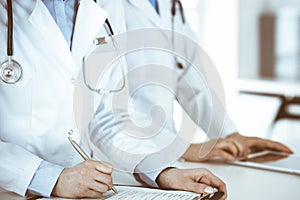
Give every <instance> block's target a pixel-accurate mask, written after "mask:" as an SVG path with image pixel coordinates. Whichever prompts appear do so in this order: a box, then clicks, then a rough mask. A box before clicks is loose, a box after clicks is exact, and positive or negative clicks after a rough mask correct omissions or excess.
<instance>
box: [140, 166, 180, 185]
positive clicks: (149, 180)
mask: <svg viewBox="0 0 300 200" xmlns="http://www.w3.org/2000/svg"><path fill="white" fill-rule="evenodd" d="M167 168H175V164H174V165H170V166H168V167H164V168H161V169H157V170H153V171H150V172H146V173H143V172H142V171H141V170H140V169H139V166H137V167H136V168H135V170H134V175H135V178H136V179H137V180H138V181H140V182H143V183H146V184H147V185H149V186H151V187H154V188H159V186H158V184H157V183H156V179H157V177H158V175H159V174H160V173H161V172H162V171H164V170H165V169H167Z"/></svg>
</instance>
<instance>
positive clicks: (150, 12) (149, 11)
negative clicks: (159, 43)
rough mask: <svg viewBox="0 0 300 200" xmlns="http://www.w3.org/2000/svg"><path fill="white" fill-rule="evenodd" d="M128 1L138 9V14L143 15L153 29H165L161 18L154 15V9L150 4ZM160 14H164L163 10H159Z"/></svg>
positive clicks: (135, 0) (134, 0)
mask: <svg viewBox="0 0 300 200" xmlns="http://www.w3.org/2000/svg"><path fill="white" fill-rule="evenodd" d="M128 1H129V2H130V3H131V4H132V5H133V6H135V7H136V8H137V9H139V11H140V13H143V15H145V16H146V17H147V18H148V19H149V20H150V21H151V23H152V24H153V25H154V27H157V28H162V29H164V28H165V24H164V23H163V21H162V19H161V16H160V15H158V14H157V13H156V11H155V9H153V7H152V5H151V4H150V2H145V1H148V0H128ZM159 6H160V4H159ZM160 10H161V9H160ZM145 11H146V12H145ZM161 12H165V10H161Z"/></svg>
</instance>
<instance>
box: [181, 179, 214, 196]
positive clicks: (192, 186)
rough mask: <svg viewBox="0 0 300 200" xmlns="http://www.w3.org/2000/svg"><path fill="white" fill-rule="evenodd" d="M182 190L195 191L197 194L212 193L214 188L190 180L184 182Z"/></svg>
mask: <svg viewBox="0 0 300 200" xmlns="http://www.w3.org/2000/svg"><path fill="white" fill-rule="evenodd" d="M184 190H186V191H191V192H195V193H197V194H212V193H213V192H214V189H213V188H212V187H211V186H209V185H206V184H203V183H197V182H194V181H192V180H190V181H188V182H187V183H186V185H185V188H184Z"/></svg>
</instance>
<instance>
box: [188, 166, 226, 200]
mask: <svg viewBox="0 0 300 200" xmlns="http://www.w3.org/2000/svg"><path fill="white" fill-rule="evenodd" d="M195 170H196V171H194V172H191V173H192V174H202V176H201V178H200V179H194V181H195V184H197V185H198V187H199V191H200V190H201V189H202V191H203V192H204V193H207V192H208V191H209V188H207V187H206V186H210V187H214V188H217V189H218V191H222V192H224V196H223V197H222V199H226V197H227V190H226V184H225V183H224V182H223V181H222V180H221V179H219V178H218V177H217V176H215V175H214V174H212V173H211V172H210V171H209V170H206V169H195ZM198 178H199V176H198ZM204 186H205V187H204ZM195 187H196V186H194V188H195ZM203 187H204V188H203ZM204 190H206V191H204Z"/></svg>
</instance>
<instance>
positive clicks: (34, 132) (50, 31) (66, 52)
mask: <svg viewBox="0 0 300 200" xmlns="http://www.w3.org/2000/svg"><path fill="white" fill-rule="evenodd" d="M114 3H115V2H114ZM106 5H108V8H110V9H113V10H110V13H114V12H118V13H119V14H118V15H115V16H117V17H118V18H114V19H113V20H112V22H113V24H116V25H119V24H121V25H120V26H122V24H123V23H121V22H118V20H121V19H122V15H121V13H122V11H123V10H122V9H121V10H120V9H119V11H116V9H118V8H119V6H120V5H121V4H120V2H117V4H115V5H113V4H111V3H110V4H106ZM6 13H7V10H6V2H5V1H4V0H1V1H0V30H1V34H0V41H1V44H2V45H1V49H0V61H1V63H2V62H4V61H5V60H6V59H7V54H6V48H5V45H4V44H5V42H6V41H7V36H6V34H5V33H6V30H7V24H6V21H7V17H6ZM13 16H14V26H13V28H14V55H13V59H15V60H16V61H18V62H19V63H20V65H21V66H22V69H23V77H22V78H21V79H20V80H19V81H18V82H17V83H15V84H7V83H5V82H3V81H0V99H1V101H0V110H1V112H0V139H1V141H0V158H1V159H0V187H1V188H4V189H5V190H8V191H12V192H15V193H18V194H20V195H24V194H25V193H26V192H27V190H28V189H29V191H30V192H34V193H38V194H40V195H43V196H50V195H56V196H61V197H69V198H80V197H94V198H96V197H99V196H101V195H102V194H103V193H104V192H106V191H108V190H109V189H110V188H111V187H112V178H111V173H112V166H111V165H110V164H108V163H104V162H97V161H85V162H83V163H80V164H78V163H79V162H81V161H82V160H81V158H80V157H79V156H78V155H77V153H76V151H75V150H74V149H73V148H72V146H71V145H70V144H69V142H68V139H67V137H68V133H70V132H73V133H74V134H73V137H75V136H76V135H79V134H77V133H76V125H75V120H74V116H73V92H74V87H75V86H74V85H75V82H76V77H77V73H78V71H79V70H80V67H81V61H82V58H83V56H84V55H85V54H86V51H87V50H88V49H89V48H90V46H91V45H92V42H93V39H94V38H95V37H96V36H97V34H98V33H99V31H100V32H101V30H102V25H103V23H104V20H105V19H106V17H107V16H106V13H105V12H104V11H103V10H102V9H101V8H100V7H99V6H97V5H96V4H95V3H94V1H92V0H84V1H80V5H79V8H78V12H77V16H76V23H75V28H74V32H73V40H72V46H71V51H70V46H69V45H68V43H67V42H66V40H65V38H64V36H63V34H62V32H61V31H60V29H59V27H58V26H57V24H56V23H55V21H54V20H53V17H52V16H51V14H50V12H49V11H48V9H47V7H46V6H45V5H44V4H43V2H42V1H41V0H35V1H25V0H24V1H13ZM109 17H113V15H112V16H109ZM120 26H118V27H117V26H115V27H117V28H119V29H121V27H120ZM75 139H76V140H77V142H80V141H79V140H80V139H79V138H76V137H75ZM76 164H77V165H76ZM41 175H43V176H41ZM204 175H205V176H206V179H205V180H207V181H208V182H205V181H204V182H202V183H201V184H200V183H196V182H194V181H193V180H194V179H195V178H196V179H197V180H198V179H201V177H203V176H204ZM53 176H54V177H53ZM38 177H42V178H41V179H40V182H38V181H37V179H38ZM33 180H34V181H33ZM165 180H168V181H166V183H168V182H171V181H170V180H173V182H176V181H177V183H178V184H176V185H173V186H172V185H169V184H165V183H164V181H165ZM158 181H160V183H161V184H160V186H162V187H165V188H173V189H183V188H187V189H188V190H192V188H191V187H196V186H197V187H199V188H200V189H201V191H202V192H203V191H204V189H205V188H206V187H207V186H208V185H211V186H214V187H217V188H218V189H219V190H221V191H224V192H226V188H225V185H224V183H223V182H222V181H221V180H219V179H218V178H217V177H215V176H214V175H212V174H211V173H209V172H208V171H206V170H201V169H194V170H182V171H181V170H178V169H168V170H164V171H163V172H161V173H160V176H159V178H158ZM33 182H34V184H33ZM185 184H189V185H190V188H189V187H186V186H185ZM74 188H75V189H74ZM199 188H198V190H199ZM210 189H212V188H210ZM206 191H207V190H206Z"/></svg>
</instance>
